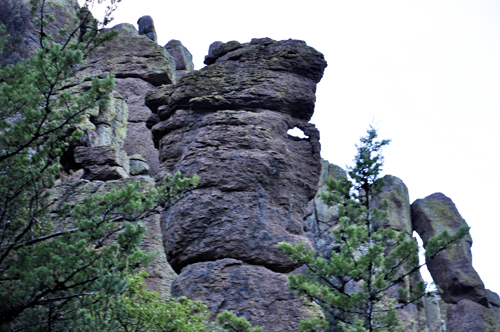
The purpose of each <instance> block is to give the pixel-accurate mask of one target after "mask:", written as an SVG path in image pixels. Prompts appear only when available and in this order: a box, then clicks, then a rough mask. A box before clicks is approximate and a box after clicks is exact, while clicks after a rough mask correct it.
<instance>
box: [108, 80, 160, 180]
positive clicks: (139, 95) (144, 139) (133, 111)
mask: <svg viewBox="0 0 500 332" xmlns="http://www.w3.org/2000/svg"><path fill="white" fill-rule="evenodd" d="M153 88H154V86H153V85H152V84H151V83H148V82H146V81H144V80H142V79H140V78H132V77H129V78H123V79H116V80H115V89H116V91H118V92H119V93H120V95H121V96H122V97H123V99H124V100H125V101H126V103H127V106H128V110H129V112H128V114H129V115H128V123H127V137H126V139H125V140H124V147H123V148H124V149H125V151H126V152H127V154H129V155H134V154H140V155H142V156H145V157H146V162H147V163H148V164H149V165H150V167H151V175H154V174H155V172H156V169H157V168H158V165H159V162H158V150H157V149H156V148H155V146H154V144H153V140H152V137H151V132H150V131H149V130H148V128H147V121H148V119H149V117H150V116H151V110H150V109H149V108H148V107H147V106H146V105H145V98H146V94H147V93H148V91H149V90H151V89H153Z"/></svg>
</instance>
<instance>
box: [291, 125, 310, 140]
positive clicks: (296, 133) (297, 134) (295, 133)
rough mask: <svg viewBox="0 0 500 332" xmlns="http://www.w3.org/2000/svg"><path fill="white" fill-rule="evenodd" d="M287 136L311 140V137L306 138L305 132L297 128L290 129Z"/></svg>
mask: <svg viewBox="0 0 500 332" xmlns="http://www.w3.org/2000/svg"><path fill="white" fill-rule="evenodd" d="M287 134H288V135H290V136H293V137H297V138H309V136H306V134H304V132H303V131H302V130H301V129H300V128H297V127H295V128H292V129H288V132H287Z"/></svg>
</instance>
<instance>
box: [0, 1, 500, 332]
mask: <svg viewBox="0 0 500 332" xmlns="http://www.w3.org/2000/svg"><path fill="white" fill-rule="evenodd" d="M49 3H50V4H51V6H50V8H51V9H50V10H53V11H54V12H55V13H60V15H58V16H56V17H57V18H58V21H57V26H71V24H73V23H70V22H73V20H74V19H77V17H78V14H77V13H78V12H79V8H78V6H77V4H76V1H66V2H65V1H56V0H53V1H50V2H49ZM0 5H4V7H2V8H6V10H5V11H2V13H1V14H0V20H1V21H2V22H4V23H5V24H6V26H7V30H8V31H9V32H11V33H13V35H14V36H15V38H12V39H11V40H9V42H8V44H7V48H6V52H4V53H3V54H2V55H1V56H0V61H1V64H2V65H5V64H8V63H15V62H16V61H19V59H21V58H25V57H27V56H29V55H30V54H32V52H33V50H34V49H36V47H37V45H36V32H35V30H34V27H33V23H32V18H31V17H30V16H29V13H28V12H27V6H26V3H25V2H22V1H21V2H17V1H16V2H14V1H11V0H0ZM138 24H139V29H138V30H137V29H136V28H135V27H134V26H133V25H130V24H121V25H118V26H116V27H114V28H113V29H116V30H118V31H119V34H118V35H117V37H116V38H115V39H114V40H112V41H111V42H108V43H107V44H106V45H104V46H101V47H99V48H98V49H97V50H96V51H95V52H94V54H93V55H92V56H91V57H90V58H89V59H87V60H86V62H85V63H84V64H82V65H81V66H80V67H79V68H77V69H76V73H75V77H74V78H72V80H71V81H70V82H68V83H67V86H66V88H67V89H68V90H69V91H72V92H73V93H78V91H79V90H80V89H84V88H85V87H86V85H88V84H89V77H91V76H99V77H105V76H106V75H109V74H113V75H115V77H116V87H115V92H114V93H113V96H112V97H113V98H112V101H111V102H110V103H109V105H108V107H107V108H105V109H95V110H91V111H90V112H89V113H88V114H87V116H86V118H85V120H84V122H83V123H81V124H80V128H81V129H82V130H84V132H85V135H84V137H82V139H81V140H80V141H79V142H74V144H73V145H72V146H71V147H70V149H69V150H68V151H67V153H66V155H65V156H64V158H63V165H62V169H63V170H64V172H63V173H62V175H61V178H60V180H59V181H58V184H57V186H56V188H54V193H55V195H54V196H57V197H61V198H60V202H62V201H65V202H71V203H72V204H78V203H79V202H80V201H81V200H82V199H83V197H85V196H86V195H89V194H91V193H94V192H104V191H105V190H108V189H109V188H118V187H120V186H123V185H124V184H126V183H130V182H135V181H137V180H138V181H140V182H141V188H142V189H144V190H147V189H148V188H150V187H151V186H153V185H154V183H155V182H156V183H159V182H162V179H163V177H165V175H166V174H167V173H170V174H172V173H175V172H177V171H180V172H181V173H182V174H183V176H192V175H194V174H198V176H199V177H200V184H199V186H198V187H197V188H196V189H195V190H194V191H192V192H191V193H190V194H189V195H187V196H185V197H183V198H182V199H181V200H180V201H178V202H177V203H176V204H174V205H173V206H172V207H171V208H170V209H169V210H168V211H165V212H164V213H163V215H162V216H161V217H152V218H150V219H149V220H148V221H147V226H148V234H147V236H146V239H145V241H144V244H143V245H144V247H145V248H147V249H148V250H160V251H161V254H160V255H159V257H158V259H157V261H156V262H155V263H154V264H153V265H152V266H151V267H150V268H149V272H150V274H151V278H150V279H149V284H148V285H149V287H150V288H152V289H155V290H157V291H159V292H161V293H163V294H168V293H170V292H172V293H173V294H174V295H176V296H179V295H186V296H188V297H190V298H192V299H194V300H201V301H203V302H204V303H205V304H207V305H208V306H209V308H210V311H211V313H212V314H213V317H214V316H215V315H217V314H219V313H221V312H222V311H224V310H230V311H233V312H235V313H236V314H238V315H240V316H245V317H246V318H247V319H249V320H250V321H251V322H252V324H255V325H260V326H262V327H263V329H264V331H296V330H297V328H298V322H299V321H300V320H301V319H302V318H304V317H306V316H308V315H317V314H318V309H317V307H315V305H314V304H311V303H307V302H305V301H304V300H303V299H300V298H298V297H297V296H295V295H294V294H293V293H292V292H289V291H288V290H287V287H286V283H287V282H286V278H285V276H286V274H287V273H290V272H292V271H294V270H295V269H296V268H299V266H297V264H295V263H294V262H292V261H290V260H289V259H288V258H287V257H286V256H285V255H284V254H283V253H282V251H281V249H279V248H278V247H277V244H278V243H279V242H282V241H287V242H291V243H297V242H305V243H307V244H308V245H309V246H311V247H314V248H315V249H316V250H317V251H319V252H320V253H322V254H323V255H324V256H326V257H328V255H329V254H330V253H331V251H332V250H333V249H335V245H334V243H333V241H332V240H333V237H332V235H331V231H332V229H333V228H334V227H335V225H336V222H337V219H338V215H337V212H336V211H337V210H336V207H335V206H334V207H330V208H329V207H327V206H325V205H324V204H323V203H322V201H321V200H320V199H319V198H317V197H316V193H317V191H318V188H319V190H323V185H324V181H325V179H326V178H327V177H328V176H332V177H335V178H339V177H344V176H346V174H345V172H344V171H343V170H342V169H341V168H340V167H338V166H335V165H331V164H329V163H328V162H326V161H322V160H321V159H320V144H319V133H318V131H317V130H316V128H315V127H314V125H312V124H310V123H309V122H308V121H309V120H310V118H311V116H312V114H313V112H314V102H315V89H316V84H317V83H318V82H319V81H320V80H321V77H322V75H323V70H324V69H325V67H326V62H325V60H324V58H323V55H322V54H321V53H319V52H318V51H316V50H315V49H313V48H311V47H309V46H307V45H306V43H305V42H303V41H298V40H285V41H274V40H271V39H268V38H264V39H253V40H252V41H250V42H249V43H244V44H242V43H239V42H236V41H232V42H229V43H221V42H215V43H214V44H212V45H211V46H210V50H209V54H208V55H207V57H206V59H205V63H206V64H207V66H206V67H204V68H203V69H201V70H198V71H194V69H193V68H194V66H193V63H192V61H191V54H190V53H189V51H188V50H187V49H186V48H185V47H184V46H183V45H182V43H181V42H180V41H176V40H172V41H170V42H169V43H168V44H167V45H165V47H161V46H159V45H158V44H157V43H156V32H155V30H154V24H153V21H152V19H151V17H148V16H145V17H143V18H141V19H140V20H139V22H138ZM295 127H297V128H300V129H301V130H302V131H303V132H304V134H305V135H306V138H302V139H301V138H297V137H293V136H290V135H288V134H287V131H288V130H289V129H292V128H295ZM385 181H386V183H387V185H386V187H385V188H384V193H383V195H382V196H383V198H384V199H386V200H387V201H388V203H389V210H388V212H389V215H388V218H387V220H385V221H384V223H385V224H384V226H386V227H392V228H394V229H397V230H407V231H408V232H409V233H410V234H411V233H412V231H413V230H415V231H417V232H418V233H419V235H420V236H421V237H422V239H423V241H424V244H426V242H427V240H428V238H429V237H430V236H432V235H434V234H436V232H439V231H441V230H443V229H447V230H449V231H451V232H453V231H454V230H456V229H458V227H459V226H460V225H462V224H464V223H465V221H464V220H463V219H462V218H461V216H460V214H459V213H458V210H457V209H456V207H455V206H454V204H453V202H452V201H451V200H450V199H449V198H447V197H446V196H444V195H443V194H433V195H431V196H429V197H426V198H424V199H422V200H417V201H416V202H414V203H413V204H410V202H409V197H408V189H407V188H406V186H405V185H404V183H403V182H402V180H401V179H399V178H397V177H394V176H386V177H385ZM374 204H377V202H375V203H374ZM471 244H472V239H470V238H467V239H465V240H464V241H463V242H462V243H461V244H460V246H457V247H455V248H454V249H453V250H452V251H450V252H448V253H446V254H443V255H440V256H438V257H437V259H436V260H433V261H430V262H429V270H430V272H431V274H432V276H433V278H434V280H435V282H436V284H437V285H438V286H439V287H440V288H441V289H442V290H443V293H442V295H441V296H442V298H439V297H432V298H428V299H426V300H425V301H424V300H422V301H421V302H419V303H416V304H415V305H410V306H408V307H407V308H406V309H405V310H404V311H400V312H399V315H400V317H401V319H402V320H403V322H404V323H405V324H406V326H407V330H408V331H426V330H427V331H498V328H499V326H500V300H499V299H498V295H496V294H494V293H492V292H490V291H488V290H486V289H485V288H484V285H483V284H482V282H481V280H480V278H479V276H478V275H477V273H476V272H475V270H474V269H473V267H472V263H471V254H470V245H471ZM174 271H175V272H174ZM177 274H179V275H178V276H177ZM417 278H418V277H417ZM174 280H175V281H174ZM415 281H416V280H407V281H405V285H404V286H405V287H412V285H413V284H414V282H415Z"/></svg>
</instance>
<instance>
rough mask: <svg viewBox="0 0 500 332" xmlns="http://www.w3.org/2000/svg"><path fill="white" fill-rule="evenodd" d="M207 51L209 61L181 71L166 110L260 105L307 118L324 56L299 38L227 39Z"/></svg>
mask: <svg viewBox="0 0 500 332" xmlns="http://www.w3.org/2000/svg"><path fill="white" fill-rule="evenodd" d="M212 55H213V57H214V60H213V64H211V65H209V66H206V67H204V68H202V69H201V70H198V71H194V72H191V73H188V74H186V75H185V76H184V77H183V78H182V79H181V80H180V81H179V83H178V84H177V85H176V86H175V88H174V90H173V91H172V93H171V94H170V98H169V103H168V105H169V107H170V108H171V109H172V110H174V111H175V110H178V109H200V110H201V109H203V110H211V111H216V110H231V109H240V108H246V109H260V108H263V109H268V110H273V111H276V112H281V113H285V114H289V115H291V116H292V117H294V118H299V119H303V120H309V119H310V118H311V116H312V114H313V112H314V102H315V92H316V84H317V83H318V82H319V81H320V79H321V77H322V75H323V71H324V69H325V67H326V61H325V60H324V57H323V55H322V54H321V53H319V52H318V51H316V50H315V49H313V48H312V47H309V46H307V45H306V43H305V42H303V41H299V40H292V39H289V40H284V41H274V40H272V39H269V38H262V39H252V41H251V42H250V43H247V44H240V43H238V42H229V43H226V44H222V45H220V46H219V47H218V48H217V49H216V50H214V51H213V53H212Z"/></svg>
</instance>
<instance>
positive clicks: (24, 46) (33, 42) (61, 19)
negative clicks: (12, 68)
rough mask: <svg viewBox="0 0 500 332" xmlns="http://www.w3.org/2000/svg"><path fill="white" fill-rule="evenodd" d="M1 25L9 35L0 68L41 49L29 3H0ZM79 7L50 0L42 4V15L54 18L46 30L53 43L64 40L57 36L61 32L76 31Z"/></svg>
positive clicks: (71, 0)
mask: <svg viewBox="0 0 500 332" xmlns="http://www.w3.org/2000/svg"><path fill="white" fill-rule="evenodd" d="M0 8H1V10H0V22H1V23H3V24H4V25H5V28H6V33H7V34H8V35H9V38H8V40H7V43H6V44H5V47H4V49H3V52H2V53H0V67H1V66H5V65H7V64H15V63H17V62H18V61H20V60H22V59H26V58H28V57H30V56H32V55H34V52H35V50H36V49H38V48H40V40H39V32H40V29H39V28H36V27H35V25H34V24H33V17H32V16H31V15H30V13H29V11H30V8H31V5H30V4H29V0H0ZM79 9H80V6H79V5H78V2H77V0H49V1H47V2H46V4H45V12H46V13H47V14H51V15H52V16H54V18H55V21H54V22H51V23H50V24H49V26H48V27H47V28H46V29H47V30H46V33H48V34H51V35H52V36H53V37H54V38H55V41H56V42H59V43H61V42H63V41H65V40H66V38H67V36H61V35H59V30H60V29H61V28H66V29H68V30H70V31H71V30H72V29H74V28H76V26H77V25H76V23H75V22H77V21H78V12H79Z"/></svg>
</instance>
